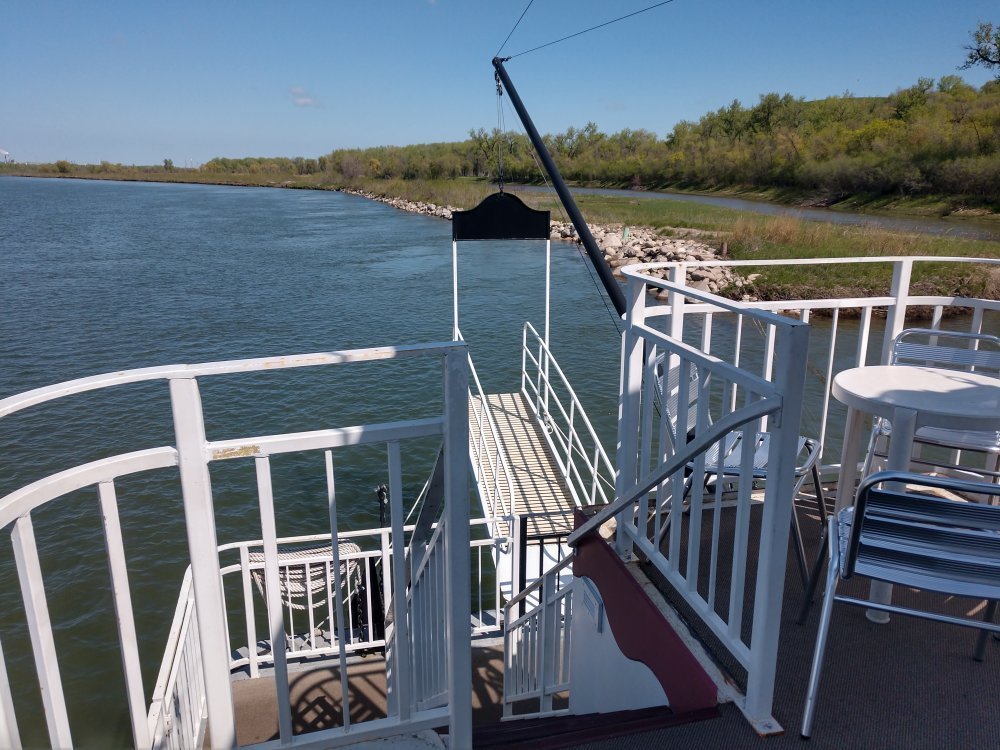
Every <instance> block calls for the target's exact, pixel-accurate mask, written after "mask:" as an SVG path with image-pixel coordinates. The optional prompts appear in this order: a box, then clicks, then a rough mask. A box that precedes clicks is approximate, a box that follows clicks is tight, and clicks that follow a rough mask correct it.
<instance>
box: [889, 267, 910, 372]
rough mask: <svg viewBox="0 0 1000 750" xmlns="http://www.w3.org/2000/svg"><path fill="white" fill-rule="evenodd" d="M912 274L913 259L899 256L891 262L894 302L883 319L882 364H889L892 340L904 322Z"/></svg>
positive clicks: (890, 290)
mask: <svg viewBox="0 0 1000 750" xmlns="http://www.w3.org/2000/svg"><path fill="white" fill-rule="evenodd" d="M912 274H913V259H912V258H899V259H898V260H895V261H893V264H892V286H891V287H890V288H889V295H890V296H891V297H892V298H893V300H894V302H893V305H892V307H891V308H890V310H889V313H888V315H887V316H886V320H885V337H884V338H883V340H882V360H881V363H882V364H883V365H887V364H889V351H890V350H891V349H892V340H893V339H894V338H896V336H898V335H899V332H900V331H902V330H903V328H904V326H905V324H906V303H907V300H909V298H910V276H911V275H912Z"/></svg>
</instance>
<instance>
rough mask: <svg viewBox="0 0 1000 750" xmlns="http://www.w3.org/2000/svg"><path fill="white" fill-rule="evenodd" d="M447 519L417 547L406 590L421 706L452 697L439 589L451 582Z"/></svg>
mask: <svg viewBox="0 0 1000 750" xmlns="http://www.w3.org/2000/svg"><path fill="white" fill-rule="evenodd" d="M446 523H447V522H446V521H445V522H442V523H440V524H438V527H437V529H435V531H434V533H433V534H432V535H431V538H430V541H429V542H428V543H427V548H426V549H425V550H414V556H413V558H412V560H413V562H414V565H413V574H412V576H411V584H410V590H409V591H408V592H407V593H406V598H407V602H408V604H409V611H410V638H411V640H412V646H411V648H412V650H413V653H414V655H415V657H416V658H415V659H414V662H413V671H412V673H411V674H412V678H413V700H414V705H415V706H416V708H418V709H428V708H436V707H438V706H441V705H444V703H445V702H446V701H447V697H448V670H447V666H448V639H447V637H446V634H445V632H444V629H443V628H442V627H441V618H440V615H439V609H440V607H441V602H440V601H439V600H438V597H437V595H436V592H440V591H444V590H445V586H446V583H447V571H448V559H447V555H446V552H445V549H444V545H443V544H441V540H442V539H444V533H443V532H444V529H445V525H446Z"/></svg>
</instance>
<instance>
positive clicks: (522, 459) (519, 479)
mask: <svg viewBox="0 0 1000 750" xmlns="http://www.w3.org/2000/svg"><path fill="white" fill-rule="evenodd" d="M469 372H470V378H469V457H470V461H471V463H472V469H473V474H474V476H475V479H476V489H477V491H478V494H479V499H480V502H481V504H482V508H483V515H484V517H485V518H487V519H488V520H489V528H490V532H491V533H492V534H493V536H494V538H499V539H507V540H509V543H508V544H506V545H499V546H498V547H497V549H498V553H497V556H496V565H497V576H498V578H499V580H500V588H501V591H502V592H503V594H504V596H505V597H508V598H509V596H511V595H513V594H516V593H517V592H518V591H520V590H521V589H522V588H523V587H524V585H525V583H527V582H530V581H533V580H535V579H537V578H539V577H541V576H542V574H544V573H545V572H547V571H548V570H549V569H551V568H552V567H553V566H554V565H556V564H558V563H559V562H560V561H561V560H562V559H563V558H564V557H565V556H566V555H567V554H568V553H569V547H568V546H567V545H566V537H567V536H568V535H569V534H570V532H571V531H572V530H573V526H574V512H575V511H576V509H577V508H582V507H584V506H588V505H600V504H605V503H608V502H610V501H611V499H612V497H613V493H614V476H615V473H614V468H613V465H612V463H611V461H610V459H609V458H608V456H607V454H606V453H605V451H604V447H603V445H602V444H601V440H600V438H599V437H598V435H597V433H596V431H595V430H594V427H593V425H592V423H591V422H590V419H589V418H588V417H587V414H586V412H585V411H584V409H583V406H582V405H581V404H580V401H579V399H578V398H577V396H576V393H575V392H574V390H573V388H572V386H571V385H570V384H569V382H568V380H567V379H566V376H565V374H564V373H563V371H562V369H561V368H560V367H559V364H558V362H556V360H555V358H554V357H553V356H552V354H551V352H550V351H549V349H548V346H547V345H546V344H545V342H544V341H543V339H542V338H541V337H540V336H539V334H538V332H537V331H536V330H535V328H534V327H533V326H532V325H531V323H525V324H524V329H523V333H522V368H521V389H520V390H519V391H517V392H513V393H486V392H485V391H484V390H483V387H482V383H481V381H480V379H479V375H478V373H477V372H476V369H475V366H474V365H473V364H472V362H471V357H470V363H469Z"/></svg>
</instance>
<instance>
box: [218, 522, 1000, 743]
mask: <svg viewBox="0 0 1000 750" xmlns="http://www.w3.org/2000/svg"><path fill="white" fill-rule="evenodd" d="M802 511H803V513H802V519H803V534H804V536H805V540H806V542H807V545H808V549H809V554H810V555H814V554H815V552H816V549H817V545H818V534H819V523H818V515H817V513H816V511H815V506H811V507H810V506H808V505H806V506H805V507H802ZM723 513H724V515H723V519H725V517H726V515H728V514H727V513H726V512H725V511H724V512H723ZM759 521H760V510H759V508H758V509H756V510H755V512H754V513H753V519H752V522H753V523H754V524H759ZM723 525H725V524H723ZM750 538H751V539H753V538H755V533H751V534H750ZM720 563H721V564H725V561H721V560H720ZM645 569H646V571H647V574H648V575H650V577H651V578H652V579H653V580H654V581H656V579H657V578H658V576H657V575H656V573H655V571H651V570H650V569H649V566H645ZM751 575H752V573H751ZM656 582H657V584H658V587H659V588H660V589H661V590H664V591H665V594H666V595H667V597H668V599H670V598H671V597H670V591H669V585H668V584H666V583H665V582H663V581H662V580H660V581H656ZM849 583H850V585H849V586H843V587H842V588H841V590H842V591H843V592H846V593H854V594H856V595H862V596H863V595H864V594H865V593H866V592H867V582H866V581H863V580H858V581H852V582H849ZM725 593H726V592H722V591H720V595H719V601H721V602H725V601H726V599H727V597H726V595H725ZM895 598H896V600H897V601H898V602H901V603H907V604H912V605H915V606H921V607H935V608H937V609H938V610H941V611H949V610H950V611H952V612H961V613H962V614H967V613H968V612H969V611H971V610H973V609H975V608H977V607H979V608H981V607H982V603H979V602H970V601H968V600H960V599H956V598H953V597H943V596H936V595H930V594H923V593H919V592H916V591H912V590H907V589H902V588H897V589H896V594H895ZM802 599H803V588H802V583H801V581H800V579H799V576H798V572H797V569H796V568H795V560H794V556H793V553H792V552H791V548H790V550H789V561H788V569H787V575H786V581H785V590H784V602H783V609H782V621H781V640H780V645H779V652H778V672H777V684H776V688H775V701H774V716H775V718H776V719H777V720H778V721H779V722H780V723H781V725H782V726H783V727H784V729H785V734H784V735H782V736H772V737H767V738H761V737H759V736H758V735H757V734H756V733H755V732H754V730H753V729H752V728H751V727H750V725H749V724H748V723H747V722H746V720H745V719H744V717H743V715H742V714H741V713H740V711H739V710H738V709H737V708H736V707H735V706H734V705H732V704H725V705H722V706H720V713H721V716H720V717H719V718H715V719H710V720H706V721H697V722H694V723H687V724H683V725H681V726H670V727H669V728H662V729H657V730H653V731H645V730H647V729H648V728H649V727H650V726H655V723H653V724H647V725H646V726H645V727H644V726H643V725H642V723H641V721H640V722H633V723H631V724H622V725H621V726H620V727H617V731H620V733H621V734H620V736H617V737H612V738H610V739H603V740H599V741H594V742H587V743H583V741H582V740H579V739H572V738H574V737H576V738H579V737H580V735H579V734H578V733H577V732H576V731H575V730H576V729H579V728H580V726H581V725H580V724H579V722H577V726H574V722H573V720H574V718H576V717H567V718H563V719H561V720H549V721H553V722H556V721H562V722H564V724H563V726H565V729H564V730H560V729H559V728H558V727H556V726H555V725H554V724H553V729H554V730H555V731H556V732H559V731H564V732H566V736H565V741H564V742H560V741H559V739H558V735H557V737H553V738H550V740H549V741H546V742H545V743H544V746H545V747H578V748H586V750H617V749H619V748H643V749H645V748H650V749H655V748H677V749H678V750H680V749H682V748H683V749H684V750H688V749H689V748H693V747H706V748H750V749H752V748H761V749H766V750H781V748H801V749H802V750H805V749H806V748H816V750H826V749H827V748H829V749H831V750H833V749H836V750H848V749H853V748H887V749H891V748H900V749H901V750H902V749H904V748H905V749H906V750H921V749H922V748H927V749H928V750H930V749H933V750H940V749H942V748H970V749H972V748H982V749H983V750H987V749H993V748H998V747H1000V712H997V710H996V700H995V699H996V696H997V695H1000V642H998V641H996V640H993V641H991V643H990V645H989V648H988V650H987V656H986V660H985V662H982V663H977V662H976V661H974V660H973V658H972V654H973V649H974V645H975V640H976V632H975V631H972V630H968V629H965V628H957V627H954V626H947V625H942V624H939V623H933V622H930V621H927V620H918V619H914V618H906V617H902V616H899V615H895V616H893V618H892V621H891V622H890V623H889V624H887V625H877V624H874V623H871V622H869V621H868V620H867V619H866V618H865V613H864V610H863V609H861V608H858V607H847V606H844V605H838V606H837V607H835V609H834V616H833V620H832V624H831V628H832V630H831V637H830V641H829V645H828V649H827V660H826V666H825V669H824V673H823V681H822V684H821V687H820V703H819V709H818V711H817V715H816V721H815V725H814V728H813V739H811V740H809V741H808V742H806V741H803V740H802V739H801V738H800V737H799V727H800V723H801V714H802V707H803V702H804V699H805V692H806V682H807V680H808V677H809V668H810V663H811V659H812V650H813V646H814V643H815V637H816V627H817V622H818V615H819V611H818V610H819V602H818V601H817V602H816V603H815V604H814V605H813V609H812V611H811V612H810V615H809V619H808V620H807V622H806V624H805V625H801V626H800V625H798V624H797V622H796V619H797V617H798V612H799V608H800V606H801V604H802ZM672 602H673V603H674V604H675V606H677V608H678V610H679V611H680V612H681V614H682V616H683V615H684V607H683V605H679V604H678V602H677V600H676V597H675V598H673V599H672ZM720 606H722V605H720ZM751 606H752V605H751ZM748 611H749V607H748ZM687 619H688V621H689V622H692V621H693V619H692V618H687ZM747 619H748V621H747V623H746V626H747V627H749V615H748V618H747ZM697 635H698V636H699V637H700V638H701V639H702V641H703V642H704V643H705V644H706V646H707V647H708V648H709V650H710V651H712V652H713V653H714V654H716V655H718V654H720V653H721V649H719V648H713V644H712V638H711V636H710V635H708V634H707V633H697ZM655 646H656V644H650V648H655ZM502 648H503V646H502V642H501V641H500V640H489V641H479V642H475V645H474V648H473V670H474V678H473V714H474V716H473V721H474V724H475V725H476V727H477V728H480V729H481V728H484V727H486V726H488V725H494V724H496V723H497V722H499V720H500V716H501V692H502V687H503V654H502ZM726 661H727V660H726V659H724V658H719V662H720V664H721V665H722V666H723V668H724V669H725V670H726V671H727V672H729V673H730V674H731V675H732V678H733V680H734V682H736V683H737V684H739V683H740V682H741V680H742V679H743V676H742V675H741V674H740V669H739V668H737V666H736V665H733V664H727V663H726ZM384 675H385V672H384V666H383V661H382V659H381V657H380V656H378V657H376V656H370V657H367V658H365V659H361V660H358V661H357V662H356V663H354V664H352V665H351V666H350V667H349V678H350V688H349V689H350V692H351V717H352V721H361V720H364V719H370V718H378V717H381V716H384V715H385V677H384ZM289 682H290V684H291V699H292V706H293V725H294V728H295V732H296V733H300V732H308V731H314V730H317V729H325V728H329V727H334V726H340V725H341V724H342V717H341V693H340V675H339V671H338V670H337V669H335V668H328V667H317V668H313V669H308V670H302V671H297V672H293V673H292V674H291V675H290V678H289ZM233 692H234V699H235V702H236V712H237V714H236V716H237V727H238V739H239V742H240V744H245V743H250V742H259V741H264V740H268V739H272V738H277V736H278V721H277V709H276V706H275V703H274V683H273V677H261V678H260V679H257V680H239V681H237V682H235V683H234V685H233ZM601 716H603V715H601ZM567 719H568V720H567ZM587 720H588V721H592V722H594V727H595V731H594V733H592V734H591V735H590V736H600V735H601V734H603V735H604V736H607V735H608V734H609V733H610V732H609V731H603V732H602V731H601V727H600V718H595V717H587ZM517 723H521V722H515V724H517ZM607 723H608V724H612V725H613V724H614V723H615V719H614V718H613V717H610V716H609V717H608V719H607ZM505 726H507V725H505ZM604 729H605V730H608V729H612V730H613V731H614V728H613V727H604ZM485 736H486V735H484V734H483V733H481V732H477V737H485ZM491 746H523V747H535V746H537V747H541V746H543V745H541V744H538V743H537V742H535V743H534V744H531V743H529V744H515V745H510V744H507V745H495V744H491Z"/></svg>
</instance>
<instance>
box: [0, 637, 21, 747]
mask: <svg viewBox="0 0 1000 750" xmlns="http://www.w3.org/2000/svg"><path fill="white" fill-rule="evenodd" d="M0 747H9V748H12V750H21V735H20V734H19V733H18V731H17V715H16V714H15V713H14V700H13V696H12V694H11V691H10V680H9V679H8V677H7V664H6V662H4V659H3V646H2V645H0Z"/></svg>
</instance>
